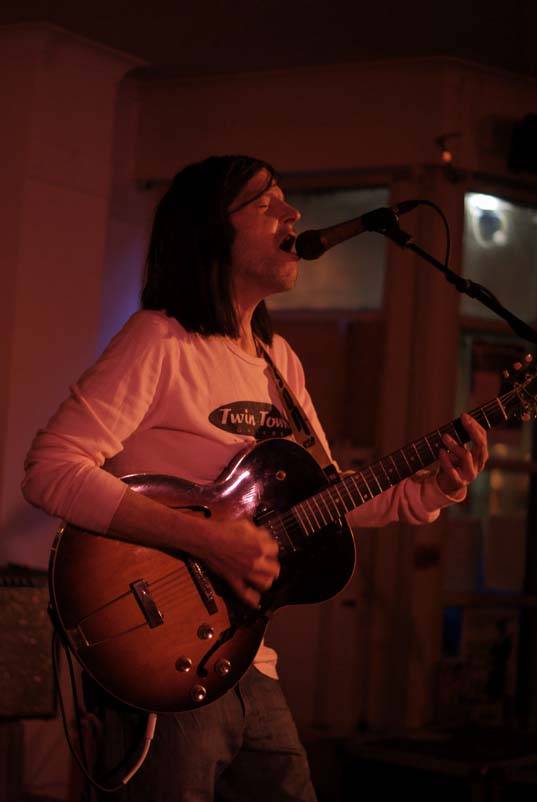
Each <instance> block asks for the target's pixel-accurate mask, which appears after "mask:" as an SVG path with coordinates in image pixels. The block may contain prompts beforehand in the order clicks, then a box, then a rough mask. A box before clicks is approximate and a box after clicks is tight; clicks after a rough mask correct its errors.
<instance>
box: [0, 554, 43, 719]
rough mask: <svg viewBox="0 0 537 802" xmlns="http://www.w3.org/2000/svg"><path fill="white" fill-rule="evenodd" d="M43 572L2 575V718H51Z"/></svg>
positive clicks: (12, 570)
mask: <svg viewBox="0 0 537 802" xmlns="http://www.w3.org/2000/svg"><path fill="white" fill-rule="evenodd" d="M47 607H48V585H47V578H46V573H44V572H42V571H33V570H29V569H26V568H18V567H9V568H6V569H5V570H4V571H0V622H1V625H2V638H1V644H2V645H1V647H0V718H9V719H13V718H41V717H47V716H54V715H55V712H56V698H55V688H54V677H53V671H52V653H51V638H52V625H51V623H50V620H49V617H48V613H47Z"/></svg>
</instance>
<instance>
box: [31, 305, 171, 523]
mask: <svg viewBox="0 0 537 802" xmlns="http://www.w3.org/2000/svg"><path fill="white" fill-rule="evenodd" d="M164 358H165V337H163V331H162V321H161V320H160V319H158V318H157V317H156V316H154V315H152V314H151V313H144V312H141V313H137V314H136V315H134V316H133V317H132V318H131V319H130V320H129V321H128V322H127V324H126V325H125V326H124V328H123V329H122V330H121V331H120V332H119V333H118V334H117V335H116V336H115V337H114V338H113V340H112V341H111V342H110V345H109V346H108V347H107V349H106V350H105V351H104V353H103V354H102V356H101V357H100V359H99V360H98V361H97V362H96V363H95V364H94V365H93V367H91V368H90V369H89V370H88V371H86V373H84V374H83V375H82V377H81V378H80V379H79V381H78V382H77V383H76V384H74V385H73V386H72V387H71V394H70V396H69V397H68V398H67V399H66V400H65V401H64V402H63V403H62V404H61V406H60V407H59V409H58V410H57V412H56V413H55V414H54V416H53V417H52V418H51V419H50V421H49V422H48V424H47V425H46V427H45V428H44V429H41V430H40V431H38V433H37V435H36V437H35V438H34V441H33V443H32V445H31V448H30V451H29V453H28V455H27V457H26V461H25V477H24V480H23V484H22V492H23V495H24V497H25V498H26V500H27V501H29V502H30V503H31V504H33V505H35V506H38V507H40V508H42V509H44V510H45V511H46V512H48V513H49V514H50V515H54V516H58V517H60V518H65V519H66V520H68V521H70V522H71V523H73V524H75V525H77V526H81V527H83V528H86V529H90V530H92V531H94V532H106V531H107V529H108V527H109V525H110V522H111V520H112V518H113V516H114V513H115V511H116V509H117V507H118V506H119V504H120V502H121V499H122V498H123V495H124V493H125V492H126V489H127V488H126V485H125V484H124V483H123V482H122V481H121V480H120V479H118V478H117V477H115V476H113V475H112V474H110V473H108V472H107V471H106V470H103V465H104V463H105V461H106V460H107V459H110V458H111V457H113V456H114V455H115V454H117V453H118V452H119V451H121V450H122V448H123V442H124V441H125V440H126V439H127V438H128V437H129V435H130V434H132V432H133V431H134V430H135V429H136V428H137V427H138V426H139V425H140V423H141V421H142V420H143V418H144V416H145V415H146V414H147V411H148V410H149V409H150V407H151V405H152V404H153V402H154V399H155V395H156V394H157V392H158V386H159V380H160V377H161V374H162V365H163V361H164Z"/></svg>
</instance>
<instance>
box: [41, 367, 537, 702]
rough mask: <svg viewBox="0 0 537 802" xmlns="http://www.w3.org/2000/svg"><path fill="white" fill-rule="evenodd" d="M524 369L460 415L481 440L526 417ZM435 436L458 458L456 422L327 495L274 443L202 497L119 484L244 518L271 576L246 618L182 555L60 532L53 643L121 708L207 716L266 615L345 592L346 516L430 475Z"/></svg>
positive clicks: (176, 487)
mask: <svg viewBox="0 0 537 802" xmlns="http://www.w3.org/2000/svg"><path fill="white" fill-rule="evenodd" d="M530 361H531V357H527V358H526V363H525V364H524V365H520V363H518V364H519V369H518V371H517V374H516V375H515V379H514V382H513V384H512V387H511V389H510V390H508V391H507V392H505V393H503V394H501V395H499V396H498V397H497V398H494V399H492V400H491V401H489V402H488V403H487V404H485V405H484V406H482V407H478V408H476V409H474V410H472V411H471V412H470V415H471V416H472V417H473V418H474V419H475V420H476V421H478V423H480V424H481V425H482V426H483V427H484V428H485V429H491V428H493V427H494V426H496V425H498V424H500V423H503V422H505V421H507V420H508V419H510V418H511V417H513V416H515V415H517V414H519V415H520V416H521V417H522V418H523V419H525V420H529V418H530V417H532V416H533V415H534V413H535V408H536V404H535V395H536V390H537V387H536V376H535V370H534V369H533V368H530V366H529V362H530ZM444 433H449V434H450V435H451V436H452V437H454V438H455V440H457V441H458V442H459V443H461V444H463V443H466V442H467V441H468V439H469V438H468V434H467V432H466V430H465V429H464V427H463V426H462V424H461V422H460V420H458V419H456V420H453V421H451V422H450V423H448V424H447V425H445V426H443V427H441V428H440V429H438V430H436V431H433V432H430V433H429V434H428V435H426V436H425V437H422V438H421V439H419V440H416V441H415V442H413V443H410V444H409V445H407V446H405V447H404V448H402V449H400V450H398V451H395V452H394V453H392V454H390V455H389V456H387V457H385V458H383V459H381V460H379V461H378V462H375V463H374V464H372V465H370V466H369V467H367V468H365V469H363V470H361V471H358V472H356V473H353V474H352V475H348V476H345V477H343V478H338V479H337V481H335V482H334V483H331V482H330V481H329V480H328V478H327V475H326V474H325V472H324V471H323V470H322V469H321V468H320V467H319V465H318V464H317V462H315V460H314V459H313V458H312V457H311V456H310V455H309V454H308V452H307V451H306V450H305V449H303V448H302V447H301V446H299V445H297V444H296V443H293V442H292V441H289V440H283V439H272V440H265V441H261V442H260V443H258V444H255V445H254V446H253V447H251V448H249V449H247V450H246V451H245V452H243V453H241V454H239V455H238V456H237V457H236V458H235V459H234V460H233V461H232V462H231V464H230V465H229V466H228V468H227V469H226V470H225V471H224V472H223V474H222V475H221V476H220V477H219V478H218V479H217V480H216V481H215V482H214V483H212V484H209V485H197V484H194V483H192V482H188V481H185V480H183V479H179V478H176V477H173V476H162V475H153V474H138V475H132V476H126V477H124V478H123V481H124V482H126V483H127V484H128V485H129V487H131V488H132V489H133V490H135V491H137V492H139V493H144V494H145V495H147V496H149V497H151V498H152V499H155V500H156V501H158V502H160V503H162V504H167V505H168V506H170V507H173V508H175V509H181V510H186V511H190V512H191V513H192V514H198V515H205V516H211V517H213V518H215V519H216V520H218V521H221V525H222V526H225V525H226V520H232V519H234V518H238V517H241V516H244V515H246V516H250V517H251V518H252V519H253V521H254V522H255V523H256V524H258V525H259V526H265V527H267V528H268V529H269V531H270V532H271V534H272V536H273V537H274V539H275V540H276V541H277V543H278V546H279V552H280V563H281V572H280V576H279V577H278V579H277V581H276V582H275V583H274V585H273V586H272V587H271V588H270V590H269V591H268V592H266V593H265V594H263V595H262V600H261V607H260V609H259V610H251V609H249V608H247V607H246V606H245V605H244V604H242V603H241V602H239V601H238V600H237V598H236V597H235V596H234V594H232V593H231V592H230V591H229V589H228V588H227V587H226V586H225V583H224V582H223V581H221V580H219V579H218V578H217V577H214V576H211V575H210V574H209V573H208V572H207V571H206V569H205V568H204V566H203V565H202V564H201V563H200V562H199V561H198V560H196V559H194V558H192V557H191V556H189V555H187V554H184V553H180V552H172V551H164V550H159V549H151V548H146V547H143V546H139V545H133V544H130V543H128V542H125V541H120V540H114V539H111V538H108V537H102V536H100V535H96V534H94V533H88V532H84V531H83V530H80V529H78V528H77V527H75V526H72V525H71V524H68V523H65V524H62V526H61V528H60V530H59V532H58V534H57V536H56V539H55V541H54V544H53V546H52V553H51V558H50V566H49V583H50V597H51V608H52V613H53V618H54V619H55V623H56V625H57V627H58V628H59V629H60V632H61V634H62V635H63V638H64V641H66V642H67V645H68V647H69V648H70V649H71V650H72V651H73V653H74V654H75V655H76V657H77V658H78V660H79V661H80V663H81V664H82V666H83V667H84V669H85V670H86V671H87V672H88V673H89V674H90V675H91V676H92V677H93V678H94V679H95V680H96V681H97V682H98V683H99V684H100V685H102V686H103V687H104V689H105V690H106V691H108V693H110V694H112V695H113V696H115V697H116V698H117V699H118V700H120V701H122V702H124V703H126V704H128V705H131V706H133V707H138V708H140V709H142V710H148V711H153V712H162V711H183V710H190V709H195V708H198V707H202V706H204V705H206V704H209V703H210V702H212V701H214V700H215V699H218V698H219V697H220V696H222V695H223V694H224V693H225V692H226V691H228V690H229V689H230V688H231V687H233V685H235V683H236V682H237V681H238V680H239V679H240V678H241V677H242V675H243V674H244V673H245V671H246V670H247V669H248V667H249V666H250V664H251V663H252V661H253V659H254V657H255V654H256V652H257V649H258V647H259V644H260V642H261V639H262V637H263V633H264V631H265V628H266V626H267V623H268V621H269V618H270V616H271V614H272V613H273V612H275V610H277V609H278V608H280V607H282V606H284V605H288V604H304V603H313V602H320V601H324V600H326V599H329V598H331V597H332V596H335V595H336V594H337V593H339V591H340V590H342V589H343V588H344V587H345V585H346V584H347V582H348V581H349V579H350V578H351V576H352V573H353V570H354V561H355V550H354V540H353V536H352V533H351V531H350V529H349V527H348V525H347V523H346V520H345V515H346V513H348V512H350V511H351V510H353V509H354V508H356V507H358V506H359V505H361V504H365V503H366V502H368V501H369V500H370V499H372V498H373V497H375V496H377V495H378V494H380V493H382V492H384V491H385V490H387V489H388V488H390V487H392V486H394V485H396V484H398V482H400V481H401V480H403V479H405V478H406V477H408V476H411V475H413V474H414V473H415V472H417V471H418V470H420V469H422V468H425V467H427V466H428V465H430V464H431V463H433V462H434V461H435V460H436V459H437V457H438V452H439V450H440V448H442V447H443V443H442V435H443V434H444ZM90 534H91V536H90Z"/></svg>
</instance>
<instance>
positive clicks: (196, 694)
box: [190, 685, 207, 702]
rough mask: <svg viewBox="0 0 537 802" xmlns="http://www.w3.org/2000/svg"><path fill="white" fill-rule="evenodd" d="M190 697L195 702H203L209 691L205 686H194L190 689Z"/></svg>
mask: <svg viewBox="0 0 537 802" xmlns="http://www.w3.org/2000/svg"><path fill="white" fill-rule="evenodd" d="M190 696H191V698H192V699H193V700H194V702H203V700H204V699H205V697H206V696H207V691H206V689H205V688H204V687H203V685H193V686H192V687H191V689H190Z"/></svg>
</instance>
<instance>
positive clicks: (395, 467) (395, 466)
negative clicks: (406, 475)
mask: <svg viewBox="0 0 537 802" xmlns="http://www.w3.org/2000/svg"><path fill="white" fill-rule="evenodd" d="M389 459H391V461H392V465H393V467H394V470H395V473H396V474H397V478H398V480H399V481H400V480H401V479H402V478H403V477H402V476H401V474H400V473H399V470H398V468H397V465H396V464H395V460H394V458H393V457H392V456H390V457H389ZM388 470H391V469H388Z"/></svg>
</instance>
